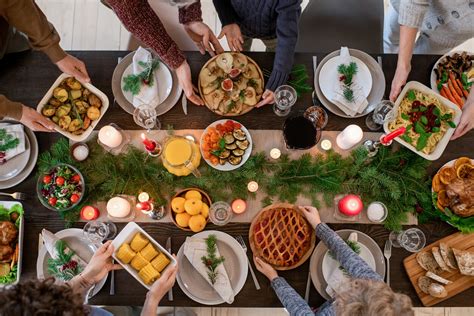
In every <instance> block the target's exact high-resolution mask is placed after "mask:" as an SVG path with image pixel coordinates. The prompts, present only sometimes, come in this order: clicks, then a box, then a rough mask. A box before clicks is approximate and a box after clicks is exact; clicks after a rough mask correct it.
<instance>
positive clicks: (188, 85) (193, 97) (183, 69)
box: [176, 61, 204, 105]
mask: <svg viewBox="0 0 474 316" xmlns="http://www.w3.org/2000/svg"><path fill="white" fill-rule="evenodd" d="M176 76H178V81H179V85H180V86H181V88H183V90H184V94H186V97H187V98H188V99H189V100H190V101H191V102H193V103H194V104H196V105H204V101H203V100H202V99H201V98H200V97H199V96H198V95H197V94H196V93H195V92H194V91H197V89H196V88H195V87H194V85H193V82H192V81H191V68H189V65H188V62H187V61H184V62H183V63H182V64H181V66H179V67H178V68H176Z"/></svg>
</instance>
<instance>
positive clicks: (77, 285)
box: [66, 273, 94, 297]
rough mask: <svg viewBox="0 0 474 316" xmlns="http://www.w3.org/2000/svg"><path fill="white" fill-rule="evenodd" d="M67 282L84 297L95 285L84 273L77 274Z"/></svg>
mask: <svg viewBox="0 0 474 316" xmlns="http://www.w3.org/2000/svg"><path fill="white" fill-rule="evenodd" d="M66 284H68V285H69V286H70V287H71V288H72V289H73V291H74V292H76V293H80V294H81V295H82V296H84V297H85V296H86V294H87V292H88V291H89V290H90V288H91V287H92V286H93V285H94V283H93V282H90V281H88V280H87V279H86V278H85V277H84V276H83V275H82V273H80V274H78V275H76V276H75V277H74V278H72V279H71V280H70V281H68V282H67V283H66Z"/></svg>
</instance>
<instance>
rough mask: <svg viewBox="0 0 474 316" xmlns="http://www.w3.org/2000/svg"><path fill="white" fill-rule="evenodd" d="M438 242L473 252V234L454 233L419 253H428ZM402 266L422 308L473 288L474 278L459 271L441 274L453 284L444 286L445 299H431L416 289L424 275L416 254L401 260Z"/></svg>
mask: <svg viewBox="0 0 474 316" xmlns="http://www.w3.org/2000/svg"><path fill="white" fill-rule="evenodd" d="M440 242H444V243H446V244H447V245H448V246H449V247H452V248H456V249H459V250H470V251H474V233H472V234H461V233H455V234H453V235H450V236H447V237H444V238H443V239H440V240H438V241H436V242H434V243H432V244H430V245H428V246H426V247H425V248H423V249H422V250H421V251H430V252H431V248H432V247H438V246H439V244H440ZM403 264H404V266H405V270H406V271H407V274H408V277H409V278H410V281H411V283H412V284H413V287H414V288H415V290H416V293H417V294H418V297H419V298H420V300H421V302H422V303H423V305H424V306H433V305H436V304H438V303H439V302H442V301H444V300H447V299H448V298H450V297H453V296H455V295H457V294H459V293H461V292H463V291H465V290H467V289H469V288H471V287H473V286H474V277H473V276H467V275H462V274H461V273H459V270H456V271H454V272H443V273H442V274H440V276H441V277H443V278H445V279H447V280H449V281H452V282H453V283H451V284H448V285H444V287H445V288H446V291H448V296H446V297H445V298H436V297H432V296H431V295H428V294H425V293H424V292H422V291H421V290H420V288H419V287H418V278H419V277H420V276H422V275H425V273H426V271H425V270H423V269H422V268H421V266H420V265H419V264H418V262H417V261H416V254H413V255H411V256H409V257H407V258H405V259H404V260H403Z"/></svg>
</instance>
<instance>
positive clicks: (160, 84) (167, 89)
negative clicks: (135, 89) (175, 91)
mask: <svg viewBox="0 0 474 316" xmlns="http://www.w3.org/2000/svg"><path fill="white" fill-rule="evenodd" d="M132 73H133V64H130V65H128V66H127V68H125V71H124V72H123V74H122V78H121V83H122V85H121V88H122V93H123V95H124V96H125V99H127V101H128V102H130V103H131V104H133V95H132V93H131V92H130V91H125V90H123V85H124V83H123V79H124V78H125V77H126V76H128V75H130V74H132ZM154 76H155V78H154V82H153V86H152V87H154V88H156V89H157V90H158V97H159V100H158V103H156V104H150V105H152V106H154V107H156V106H158V105H160V104H161V103H163V102H164V101H165V100H166V99H167V98H168V96H169V95H170V93H171V88H172V87H173V77H172V76H171V72H170V70H169V69H168V67H166V65H165V64H164V63H163V62H160V66H159V67H158V69H156V70H155V72H154Z"/></svg>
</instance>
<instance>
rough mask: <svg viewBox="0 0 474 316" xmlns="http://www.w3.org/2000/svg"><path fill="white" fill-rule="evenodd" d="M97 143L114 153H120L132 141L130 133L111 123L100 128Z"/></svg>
mask: <svg viewBox="0 0 474 316" xmlns="http://www.w3.org/2000/svg"><path fill="white" fill-rule="evenodd" d="M97 143H98V144H99V145H100V146H102V148H104V150H105V151H107V152H109V153H111V154H112V155H118V154H120V153H121V152H122V151H123V150H124V148H126V146H127V145H128V143H130V135H128V133H126V132H125V131H124V130H122V129H121V128H120V127H119V126H118V125H117V124H114V123H112V124H109V125H106V126H104V127H102V128H101V129H100V130H99V135H98V137H97Z"/></svg>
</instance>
